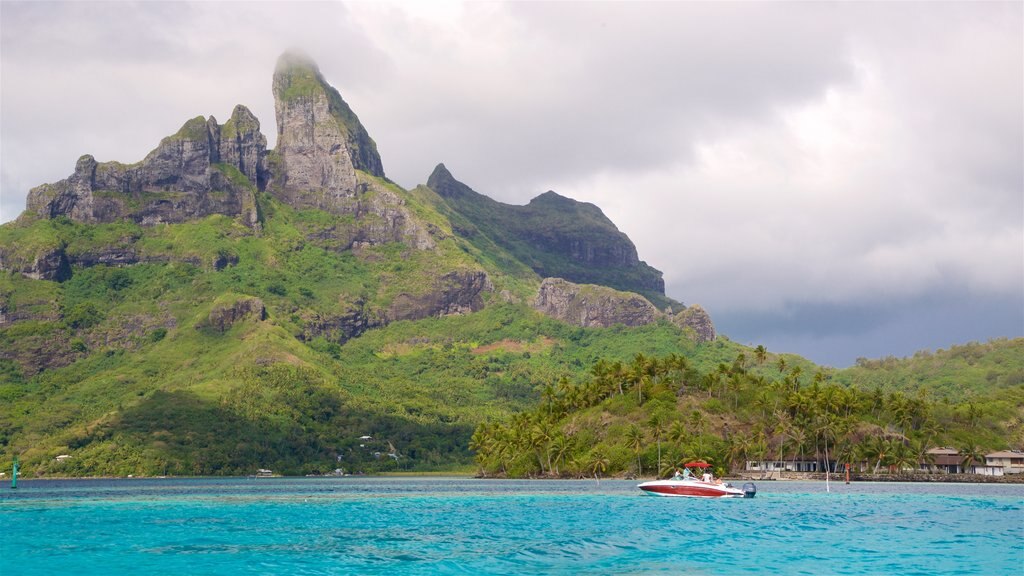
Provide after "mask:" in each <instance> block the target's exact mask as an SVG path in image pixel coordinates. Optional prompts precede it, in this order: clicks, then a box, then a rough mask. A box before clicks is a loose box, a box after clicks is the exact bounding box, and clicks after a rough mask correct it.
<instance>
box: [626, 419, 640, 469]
mask: <svg viewBox="0 0 1024 576" xmlns="http://www.w3.org/2000/svg"><path fill="white" fill-rule="evenodd" d="M626 447H627V448H631V449H632V450H633V453H634V454H636V469H637V475H638V476H642V475H643V473H644V471H643V467H642V466H641V464H640V451H641V450H642V449H643V447H644V432H643V430H641V429H640V427H639V426H637V425H636V424H630V425H629V428H627V429H626Z"/></svg>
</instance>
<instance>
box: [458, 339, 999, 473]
mask: <svg viewBox="0 0 1024 576" xmlns="http://www.w3.org/2000/svg"><path fill="white" fill-rule="evenodd" d="M1018 408H1019V407H1018ZM1013 409H1015V407H1013V406H1007V405H1006V403H1005V402H1003V403H999V402H987V401H985V400H984V399H975V398H972V399H969V400H966V401H964V402H962V403H959V404H957V403H950V402H949V401H948V400H941V401H940V400H935V399H933V398H930V397H929V396H928V395H927V393H926V392H925V391H924V390H923V389H918V390H917V392H916V393H915V394H913V395H908V394H905V393H903V392H901V391H893V392H888V393H887V392H884V391H883V390H882V388H881V387H876V388H874V389H871V390H862V389H858V388H852V387H848V386H845V385H842V384H839V383H836V382H833V381H832V380H831V377H830V375H829V374H828V373H826V372H824V371H817V372H815V373H813V374H810V375H808V374H805V373H804V371H803V369H802V368H801V367H800V366H793V367H791V366H789V365H788V364H787V361H786V359H785V358H784V357H778V358H777V359H775V360H774V361H770V355H769V354H768V352H767V350H765V348H764V347H763V346H759V347H757V348H755V349H754V350H753V351H752V353H751V355H750V357H749V358H748V357H747V355H746V354H745V353H740V354H739V355H737V357H736V358H735V359H734V360H733V361H732V362H731V363H720V364H719V365H718V366H717V367H715V368H714V369H713V370H710V371H703V372H702V371H699V370H697V369H695V368H694V367H693V366H692V365H691V363H690V362H689V361H688V360H687V359H686V358H685V357H684V356H680V355H677V354H670V355H668V356H665V357H661V358H656V357H648V356H645V355H643V354H637V355H636V356H634V358H633V359H632V360H631V361H627V362H622V361H614V362H608V361H605V360H599V361H597V362H596V363H595V364H594V365H593V366H592V367H591V369H590V371H589V374H588V377H587V378H586V379H584V380H583V381H582V382H579V383H571V382H569V381H568V380H566V379H564V378H563V379H562V380H560V381H558V382H554V383H546V384H544V385H543V386H542V389H541V394H540V402H539V403H538V405H537V406H536V407H535V408H534V409H532V410H529V411H525V412H520V413H517V414H515V415H513V416H512V417H510V418H508V419H507V420H504V421H492V422H487V423H484V424H482V425H480V426H479V427H478V428H477V429H476V431H475V433H474V434H473V437H472V440H471V445H470V448H471V450H473V451H474V452H475V458H476V463H477V465H478V467H479V469H480V472H481V474H484V475H504V476H513V477H523V476H560V477H564V476H598V477H600V476H601V475H654V476H666V475H669V474H671V473H672V472H673V470H674V469H675V468H677V467H679V466H681V465H682V464H684V463H685V462H687V461H690V460H704V461H706V462H709V463H711V464H712V465H713V466H714V467H715V470H716V472H717V473H718V474H725V473H728V472H729V471H734V470H737V469H742V468H743V466H744V465H745V463H746V462H747V461H774V462H777V463H782V464H783V465H785V463H786V462H789V463H790V465H789V468H791V469H797V468H798V466H799V465H800V464H798V463H802V466H804V467H812V466H813V469H816V470H819V471H821V470H825V469H826V467H828V468H830V469H835V468H836V467H841V466H843V465H845V464H847V463H849V464H851V465H852V466H853V467H854V468H855V469H859V470H862V471H866V472H874V473H878V472H884V471H894V470H902V469H914V468H918V467H919V466H920V465H922V464H927V463H929V462H933V460H932V459H931V458H930V455H929V454H928V449H929V448H932V447H935V446H956V447H957V448H958V449H959V451H960V454H961V455H962V456H963V457H964V463H965V464H966V465H969V464H970V463H975V462H983V461H984V451H985V450H989V449H999V448H1004V447H1006V445H1007V444H1006V442H1007V435H1006V429H1005V427H1003V426H1001V425H1000V423H999V420H1000V417H1001V416H1003V415H1004V414H1003V413H1004V412H1007V411H1008V410H1013Z"/></svg>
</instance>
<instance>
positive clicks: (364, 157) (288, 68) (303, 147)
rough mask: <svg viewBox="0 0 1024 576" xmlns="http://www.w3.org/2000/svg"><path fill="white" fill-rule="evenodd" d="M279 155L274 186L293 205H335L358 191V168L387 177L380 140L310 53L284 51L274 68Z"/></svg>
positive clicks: (323, 206)
mask: <svg viewBox="0 0 1024 576" xmlns="http://www.w3.org/2000/svg"><path fill="white" fill-rule="evenodd" d="M273 91H274V111H275V114H276V116H277V149H276V152H277V155H278V158H279V159H280V162H281V165H282V166H281V168H280V169H279V170H278V171H277V173H275V174H274V178H275V179H276V180H277V181H276V182H275V184H274V186H272V190H273V191H274V192H275V193H277V194H279V195H281V196H283V198H284V199H285V200H286V201H288V202H289V203H290V204H292V205H295V206H308V207H315V208H322V209H325V210H330V211H336V210H334V207H335V206H336V205H337V203H338V202H339V201H341V200H342V199H344V198H347V197H351V196H353V195H355V194H356V193H357V192H358V191H359V189H360V188H359V179H358V177H357V175H356V171H357V170H360V171H363V172H366V173H369V174H372V175H373V176H378V177H383V176H384V168H383V166H382V165H381V161H380V156H379V155H378V154H377V145H376V144H375V143H374V141H373V139H372V138H370V135H369V134H368V133H367V132H366V129H365V128H364V127H363V125H362V124H361V123H360V122H359V117H358V116H356V114H355V113H354V112H353V111H352V109H351V108H349V106H348V104H346V103H345V101H344V100H343V99H342V98H341V95H340V94H339V93H338V91H337V90H335V89H334V88H333V87H332V86H331V85H330V84H328V83H327V82H326V81H325V80H324V78H323V76H322V75H321V74H320V70H319V69H318V68H317V66H316V64H315V63H314V62H313V61H312V60H311V59H310V58H309V57H308V56H306V55H304V54H301V53H298V52H293V51H291V52H286V53H284V54H282V55H281V57H280V58H279V59H278V62H277V67H276V69H275V70H274V81H273Z"/></svg>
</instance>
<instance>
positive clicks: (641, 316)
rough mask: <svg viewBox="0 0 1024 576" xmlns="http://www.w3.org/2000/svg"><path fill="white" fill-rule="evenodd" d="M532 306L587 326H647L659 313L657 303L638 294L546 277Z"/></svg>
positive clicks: (544, 312)
mask: <svg viewBox="0 0 1024 576" xmlns="http://www.w3.org/2000/svg"><path fill="white" fill-rule="evenodd" d="M533 307H534V309H536V310H538V311H539V312H541V313H543V314H546V315H547V316H550V317H552V318H555V319H557V320H561V321H563V322H568V323H569V324H574V325H576V326H583V327H585V328H594V327H602V328H608V327H611V326H614V325H616V324H623V325H626V326H644V325H646V324H650V323H652V322H654V321H655V320H657V318H658V316H659V313H658V309H657V308H655V307H654V304H651V303H650V302H648V301H647V299H645V298H644V297H643V296H640V295H639V294H633V293H630V292H620V291H618V290H614V289H612V288H606V287H604V286H594V285H589V284H587V285H581V284H573V283H572V282H568V281H566V280H563V279H561V278H545V279H544V281H543V282H542V283H541V285H540V290H539V291H538V293H537V298H536V300H535V301H534V304H533Z"/></svg>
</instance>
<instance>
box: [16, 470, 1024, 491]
mask: <svg viewBox="0 0 1024 576" xmlns="http://www.w3.org/2000/svg"><path fill="white" fill-rule="evenodd" d="M439 477H450V478H466V479H475V480H593V479H594V477H593V476H579V477H576V476H574V477H568V476H530V477H525V478H509V477H505V476H482V475H480V474H477V473H467V472H444V471H438V472H422V473H415V472H412V473H410V472H405V473H401V474H395V473H384V474H358V475H352V476H280V475H274V476H270V477H257V476H253V475H247V476H132V477H127V476H41V477H36V476H33V477H25V476H19V478H18V480H19V481H37V480H45V481H55V482H58V481H76V480H191V479H197V480H198V479H223V480H228V479H239V480H241V479H245V480H252V481H256V480H270V479H275V478H289V479H298V478H309V479H323V478H439ZM658 479H659V478H657V477H655V476H647V475H644V476H603V477H601V480H628V481H638V482H639V481H648V480H658ZM4 480H10V478H9V477H8V478H0V482H3V481H4ZM722 480H725V481H731V482H825V473H824V472H787V473H786V474H785V475H781V476H779V475H769V476H766V475H765V474H760V473H740V474H730V475H728V476H725V477H723V478H722ZM829 481H831V482H833V483H845V482H846V476H845V474H843V473H836V474H831V475H830V476H829ZM850 482H851V483H853V482H903V483H918V484H936V483H945V484H1024V474H1007V475H1004V476H982V475H979V474H914V473H903V474H866V473H851V474H850ZM0 486H2V484H0ZM4 489H10V488H9V487H4Z"/></svg>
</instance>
